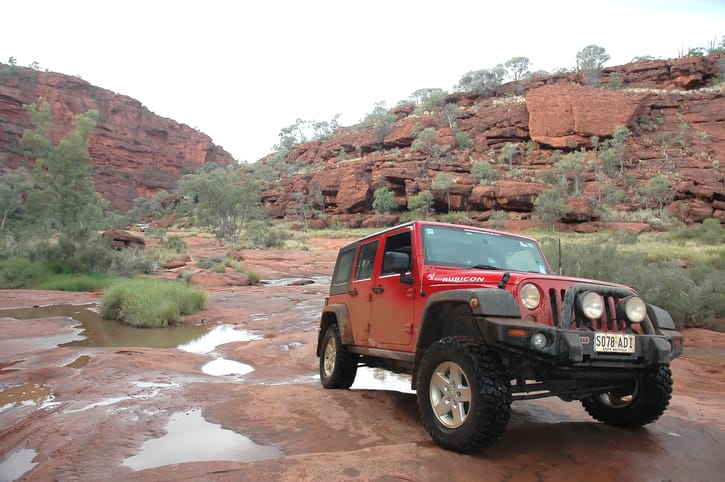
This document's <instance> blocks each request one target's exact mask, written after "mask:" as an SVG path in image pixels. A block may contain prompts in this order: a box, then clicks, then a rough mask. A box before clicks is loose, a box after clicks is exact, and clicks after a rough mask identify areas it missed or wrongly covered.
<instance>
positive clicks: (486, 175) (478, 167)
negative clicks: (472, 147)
mask: <svg viewBox="0 0 725 482" xmlns="http://www.w3.org/2000/svg"><path fill="white" fill-rule="evenodd" d="M471 176H473V178H474V179H476V180H477V181H478V182H479V184H488V183H489V182H492V181H495V180H496V179H498V172H496V169H494V168H493V167H491V164H490V163H489V162H488V161H486V160H484V159H478V160H475V161H473V162H472V163H471Z"/></svg>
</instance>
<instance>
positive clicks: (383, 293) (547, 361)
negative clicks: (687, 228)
mask: <svg viewBox="0 0 725 482" xmlns="http://www.w3.org/2000/svg"><path fill="white" fill-rule="evenodd" d="M682 341H683V340H682V335H681V334H680V333H678V332H677V331H675V325H674V323H673V321H672V318H671V317H670V315H669V314H668V313H667V312H666V311H665V310H663V309H662V308H658V307H656V306H653V305H649V304H646V303H645V302H644V301H642V299H641V298H640V297H639V296H638V295H637V292H636V291H635V290H634V289H632V288H629V287H626V286H621V285H617V284H612V283H606V282H603V281H593V280H585V279H577V278H569V277H564V276H558V275H556V274H554V273H552V271H551V268H550V267H549V264H548V262H547V261H546V258H545V257H544V254H543V253H542V251H541V247H540V245H539V244H538V242H537V241H536V240H534V239H532V238H529V237H524V236H518V235H513V234H508V233H504V232H499V231H492V230H487V229H480V228H474V227H469V226H458V225H451V224H442V223H434V222H422V221H415V222H411V223H407V224H403V225H400V226H396V227H394V228H391V229H388V230H385V231H382V232H379V233H376V234H373V235H370V236H367V237H365V238H363V239H360V240H359V241H356V242H354V243H351V244H349V245H347V246H345V247H344V248H342V249H341V250H340V252H339V254H338V257H337V263H336V265H335V271H334V273H333V275H332V280H331V282H330V296H329V298H328V299H327V300H326V302H325V307H324V310H323V312H322V317H321V320H320V334H319V339H318V344H317V356H318V357H320V380H321V382H322V385H323V386H324V387H325V388H349V387H350V386H351V385H352V383H353V380H354V379H355V374H356V372H357V368H358V366H359V365H361V364H362V365H366V366H375V367H383V368H386V369H389V370H392V371H395V372H404V373H409V374H411V375H412V388H413V389H415V390H417V397H418V410H419V412H420V417H421V419H422V421H423V424H424V425H425V428H426V430H428V432H429V433H430V435H431V437H432V438H433V440H435V441H436V443H438V444H439V445H440V446H442V447H444V448H446V449H449V450H454V451H457V452H462V453H468V452H471V451H474V450H476V449H477V448H478V447H480V446H482V445H485V444H487V443H490V442H492V441H494V440H496V439H498V438H500V437H501V435H502V433H503V431H504V430H505V428H506V424H507V423H508V420H509V416H510V414H511V401H512V398H513V399H532V398H541V397H547V396H558V397H560V398H561V399H563V400H566V401H572V400H579V401H580V402H581V403H582V405H583V406H584V408H585V409H586V411H587V412H588V413H589V414H590V415H591V416H592V417H594V418H595V419H596V420H599V421H601V422H604V423H607V424H611V425H617V426H620V427H640V426H642V425H645V424H648V423H651V422H654V421H655V420H657V419H658V418H659V417H660V415H662V413H664V411H665V409H666V408H667V405H668V404H669V401H670V398H671V396H672V373H671V371H670V368H669V364H670V361H671V360H672V359H673V358H675V357H677V356H678V355H680V354H681V353H682V346H683V343H682Z"/></svg>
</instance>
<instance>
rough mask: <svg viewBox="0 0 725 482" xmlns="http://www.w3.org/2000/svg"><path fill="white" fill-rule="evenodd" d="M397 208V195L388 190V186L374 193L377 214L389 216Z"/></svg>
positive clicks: (374, 207) (374, 206)
mask: <svg viewBox="0 0 725 482" xmlns="http://www.w3.org/2000/svg"><path fill="white" fill-rule="evenodd" d="M397 207H398V201H397V200H396V199H395V193H394V192H393V191H391V190H390V189H388V187H387V186H382V187H379V188H377V189H376V190H375V192H374V193H373V209H374V210H375V212H376V213H377V214H388V213H389V212H390V211H392V210H393V209H397Z"/></svg>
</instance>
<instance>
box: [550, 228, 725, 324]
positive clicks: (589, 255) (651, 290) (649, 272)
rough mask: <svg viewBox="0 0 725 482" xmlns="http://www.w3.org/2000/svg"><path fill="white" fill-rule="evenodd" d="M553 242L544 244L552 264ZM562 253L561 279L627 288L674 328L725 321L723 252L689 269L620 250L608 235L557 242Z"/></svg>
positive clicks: (623, 248)
mask: <svg viewBox="0 0 725 482" xmlns="http://www.w3.org/2000/svg"><path fill="white" fill-rule="evenodd" d="M542 241H543V240H542ZM553 241H555V240H551V239H550V240H546V242H544V243H543V247H544V251H545V252H546V254H547V257H549V259H550V260H553V259H556V253H557V247H556V243H555V242H553ZM561 251H562V266H563V268H564V274H565V275H568V276H576V277H582V278H591V279H599V280H604V281H610V282H616V283H621V284H624V285H627V286H632V287H634V288H635V289H637V290H638V291H639V293H640V294H641V295H642V298H643V299H644V300H645V302H647V303H651V304H654V305H656V306H661V307H663V308H665V309H666V310H667V311H669V313H670V314H671V315H672V317H673V319H674V320H675V323H676V325H677V326H678V327H679V328H682V327H684V326H694V325H698V324H701V323H702V322H706V321H709V320H714V319H721V318H723V317H725V297H723V296H722V293H721V286H720V285H721V280H722V278H723V271H724V270H725V255H723V253H722V251H721V252H720V255H719V256H715V257H712V258H709V259H696V260H693V261H692V263H690V266H686V265H684V264H683V263H681V262H674V261H668V260H658V261H649V260H648V259H647V257H646V255H643V253H644V252H645V250H644V249H640V250H639V251H637V250H635V248H631V247H627V248H626V249H625V245H624V244H622V243H621V242H619V241H618V240H617V238H616V237H611V236H600V237H597V238H595V239H593V240H589V241H584V242H577V241H574V242H566V241H562V250H561ZM634 267H637V268H636V269H634Z"/></svg>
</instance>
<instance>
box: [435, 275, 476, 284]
mask: <svg viewBox="0 0 725 482" xmlns="http://www.w3.org/2000/svg"><path fill="white" fill-rule="evenodd" d="M434 279H435V280H436V281H440V282H442V283H483V282H484V281H486V278H485V277H483V276H444V277H442V278H437V279H436V278H435V277H434Z"/></svg>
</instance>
